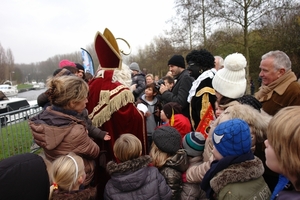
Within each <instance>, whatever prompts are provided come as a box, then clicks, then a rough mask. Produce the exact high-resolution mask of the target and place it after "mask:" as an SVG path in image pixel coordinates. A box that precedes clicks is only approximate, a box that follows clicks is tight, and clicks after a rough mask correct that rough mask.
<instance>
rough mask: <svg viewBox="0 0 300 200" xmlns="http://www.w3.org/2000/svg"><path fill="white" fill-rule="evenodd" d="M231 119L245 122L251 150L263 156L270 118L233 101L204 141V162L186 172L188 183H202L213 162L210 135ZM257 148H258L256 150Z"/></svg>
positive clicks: (215, 122) (248, 106) (250, 107)
mask: <svg viewBox="0 0 300 200" xmlns="http://www.w3.org/2000/svg"><path fill="white" fill-rule="evenodd" d="M233 118H239V119H242V120H244V121H245V122H247V124H248V125H249V127H250V133H251V150H252V152H254V155H256V156H258V157H260V156H261V154H263V152H262V149H261V146H262V145H261V144H263V142H264V140H265V139H266V138H267V136H266V132H267V127H268V124H269V122H270V120H271V118H272V117H271V116H270V115H268V114H266V113H260V112H259V111H258V110H257V109H254V108H253V107H252V106H250V105H246V104H240V103H238V102H237V101H234V102H232V103H231V106H229V107H228V108H227V109H226V110H225V111H224V112H223V113H222V114H221V115H220V117H219V118H217V119H216V121H214V123H213V125H212V126H211V130H210V131H209V137H208V138H207V139H206V142H205V149H204V152H203V157H204V159H205V162H204V163H203V164H201V165H198V166H192V167H190V168H189V169H188V170H187V173H186V177H187V181H188V182H191V183H200V182H201V181H202V179H203V176H204V175H205V173H206V172H207V170H208V169H209V168H210V164H211V162H212V161H213V157H212V151H213V142H212V137H211V135H212V133H213V132H214V129H215V127H216V126H217V125H218V124H220V123H222V122H225V121H227V120H230V119H233ZM257 146H259V147H258V148H257Z"/></svg>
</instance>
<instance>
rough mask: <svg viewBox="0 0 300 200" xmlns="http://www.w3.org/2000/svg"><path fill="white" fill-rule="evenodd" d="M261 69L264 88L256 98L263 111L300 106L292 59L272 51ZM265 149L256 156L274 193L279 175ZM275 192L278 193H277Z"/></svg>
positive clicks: (275, 111) (271, 112)
mask: <svg viewBox="0 0 300 200" xmlns="http://www.w3.org/2000/svg"><path fill="white" fill-rule="evenodd" d="M259 68H260V73H259V77H260V78H261V80H262V86H261V87H260V88H259V91H258V92H257V93H255V97H256V98H257V99H258V100H259V101H260V102H261V103H262V109H263V110H264V111H265V112H266V113H268V114H269V115H275V114H276V113H277V112H278V111H279V110H280V109H281V108H284V107H287V106H293V105H300V85H299V83H298V82H297V77H296V75H295V73H294V72H292V69H291V61H290V58H289V57H288V56H287V55H286V54H285V53H284V52H282V51H270V52H268V53H266V54H265V55H263V56H262V60H261V62H260V66H259ZM264 149H265V147H264V146H261V145H257V146H256V149H255V154H256V155H257V156H258V157H259V158H261V160H262V161H263V163H264V166H265V172H264V174H263V177H264V179H265V181H266V182H267V184H268V186H269V188H270V190H271V191H273V189H274V188H275V186H276V183H277V181H278V174H277V173H275V172H272V171H271V170H270V169H269V168H268V167H267V166H266V165H265V156H264ZM280 179H281V182H283V180H284V179H285V178H284V177H280ZM285 181H286V182H287V181H288V180H285ZM276 188H278V186H277V187H276ZM275 190H276V189H275ZM274 192H275V193H276V191H274Z"/></svg>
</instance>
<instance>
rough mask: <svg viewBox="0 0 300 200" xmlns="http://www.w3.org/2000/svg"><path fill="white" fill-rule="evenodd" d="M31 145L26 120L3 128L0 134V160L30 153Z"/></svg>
mask: <svg viewBox="0 0 300 200" xmlns="http://www.w3.org/2000/svg"><path fill="white" fill-rule="evenodd" d="M31 144H32V134H31V132H30V129H29V126H28V122H27V120H25V121H20V122H16V123H15V124H12V125H8V126H3V127H2V128H1V132H0V160H3V159H5V158H8V157H10V156H13V155H16V154H21V153H28V152H30V146H31Z"/></svg>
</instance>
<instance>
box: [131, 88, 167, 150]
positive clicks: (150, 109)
mask: <svg viewBox="0 0 300 200" xmlns="http://www.w3.org/2000/svg"><path fill="white" fill-rule="evenodd" d="M157 93H158V90H157V89H156V87H155V83H150V84H147V85H146V89H145V94H143V95H142V96H141V97H140V98H139V99H138V100H137V101H136V105H137V108H138V109H139V110H141V111H142V112H143V113H144V115H145V117H146V125H147V138H148V149H150V146H151V144H152V134H153V132H154V130H155V128H156V127H157V126H158V125H159V123H160V110H161V109H162V105H161V103H160V102H159V100H158V99H157V98H156V95H157Z"/></svg>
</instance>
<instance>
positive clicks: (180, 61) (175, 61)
mask: <svg viewBox="0 0 300 200" xmlns="http://www.w3.org/2000/svg"><path fill="white" fill-rule="evenodd" d="M168 65H174V66H177V67H181V68H185V63H184V58H183V56H182V55H174V56H173V57H172V58H171V59H170V60H169V61H168Z"/></svg>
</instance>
